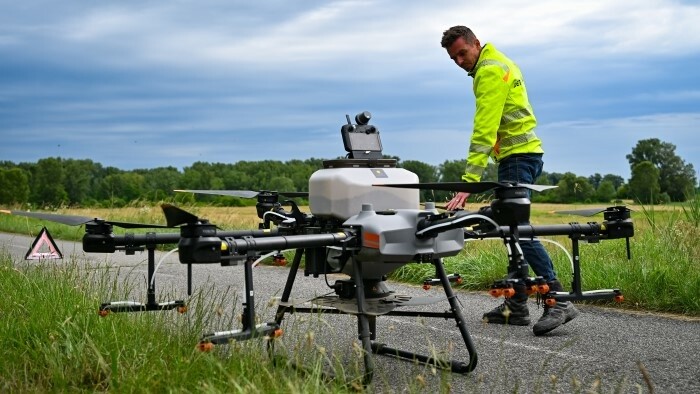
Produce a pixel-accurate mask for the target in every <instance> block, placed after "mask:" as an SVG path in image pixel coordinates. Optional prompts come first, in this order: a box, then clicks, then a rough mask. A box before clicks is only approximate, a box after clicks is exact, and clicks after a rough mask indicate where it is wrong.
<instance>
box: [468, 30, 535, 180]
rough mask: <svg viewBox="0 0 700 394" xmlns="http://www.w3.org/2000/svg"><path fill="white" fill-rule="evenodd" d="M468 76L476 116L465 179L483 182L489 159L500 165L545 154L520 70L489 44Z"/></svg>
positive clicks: (482, 50) (483, 49) (485, 46)
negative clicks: (511, 159) (528, 155)
mask: <svg viewBox="0 0 700 394" xmlns="http://www.w3.org/2000/svg"><path fill="white" fill-rule="evenodd" d="M469 75H470V76H471V77H473V78H474V96H475V98H476V113H475V114H474V131H473V133H472V137H471V141H470V144H469V153H468V154H467V167H466V169H465V174H464V175H462V180H464V181H467V182H478V181H480V180H481V175H482V174H483V173H484V170H485V169H486V165H487V164H488V158H489V156H490V157H492V158H493V159H494V161H495V162H498V161H500V160H502V159H504V158H505V157H507V156H510V155H512V154H515V153H544V151H543V150H542V142H541V141H540V139H539V138H537V136H536V135H535V133H534V129H535V126H536V125H537V120H536V119H535V115H534V113H533V111H532V107H531V106H530V102H529V101H528V99H527V90H526V89H525V81H524V80H523V75H522V73H521V72H520V68H518V66H517V65H516V64H515V63H513V61H512V60H510V59H508V58H507V57H506V56H505V55H504V54H503V53H501V52H499V51H498V50H497V49H496V48H494V47H493V45H491V44H490V43H487V44H486V45H484V47H483V48H482V49H481V54H480V55H479V60H478V61H477V62H476V66H474V69H473V70H472V71H471V72H470V73H469Z"/></svg>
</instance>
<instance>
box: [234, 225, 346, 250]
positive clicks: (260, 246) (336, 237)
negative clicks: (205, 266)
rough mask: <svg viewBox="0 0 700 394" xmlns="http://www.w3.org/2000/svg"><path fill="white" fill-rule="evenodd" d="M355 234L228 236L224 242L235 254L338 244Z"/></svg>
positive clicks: (342, 232) (339, 232)
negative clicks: (263, 236) (238, 237)
mask: <svg viewBox="0 0 700 394" xmlns="http://www.w3.org/2000/svg"><path fill="white" fill-rule="evenodd" d="M354 235H355V232H354V231H352V230H348V229H345V230H340V231H338V232H336V233H328V234H305V235H290V236H282V235H278V236H274V237H266V238H254V237H244V238H242V239H233V238H226V239H225V240H224V242H225V243H226V246H227V248H228V250H230V252H231V253H232V254H233V253H246V252H248V251H253V250H254V251H258V252H264V251H271V250H285V249H297V248H313V247H319V246H332V245H338V244H340V243H341V242H343V241H345V240H347V239H349V238H351V237H353V236H354Z"/></svg>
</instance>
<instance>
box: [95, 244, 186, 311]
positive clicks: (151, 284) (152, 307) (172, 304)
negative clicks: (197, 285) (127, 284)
mask: <svg viewBox="0 0 700 394" xmlns="http://www.w3.org/2000/svg"><path fill="white" fill-rule="evenodd" d="M155 248H156V245H155V243H153V244H149V245H148V246H147V249H148V290H147V292H146V303H145V304H143V303H140V302H136V301H112V302H105V303H103V304H102V305H100V310H99V311H98V314H99V315H100V316H102V317H105V316H107V315H109V314H110V313H111V312H144V311H165V310H171V309H177V311H178V312H180V313H185V312H187V305H186V304H185V301H183V300H176V301H167V302H163V303H158V302H157V301H156V282H155V280H154V276H155ZM136 250H143V247H137V248H127V249H126V251H127V254H128V253H131V254H133V253H134V252H135V251H136ZM191 293H192V265H191V264H188V265H187V294H188V295H190V294H191Z"/></svg>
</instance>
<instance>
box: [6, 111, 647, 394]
mask: <svg viewBox="0 0 700 394" xmlns="http://www.w3.org/2000/svg"><path fill="white" fill-rule="evenodd" d="M370 119H371V114H370V113H369V112H362V113H360V114H358V115H357V116H355V123H353V122H352V121H351V119H350V117H349V116H347V115H346V120H347V123H346V124H344V125H343V126H342V127H341V130H340V131H341V136H342V138H343V143H344V147H345V151H346V152H347V155H346V157H345V158H343V159H335V160H327V161H324V162H323V168H322V169H320V170H318V171H316V172H314V173H313V174H312V175H311V177H310V178H309V191H308V193H306V192H289V193H285V192H274V191H245V190H243V191H241V190H229V191H226V190H178V191H179V192H194V193H204V194H217V195H228V196H237V197H244V198H257V201H258V202H257V205H256V207H257V213H258V216H259V218H260V219H261V222H260V224H259V228H258V229H255V230H238V231H224V230H221V229H219V228H217V226H216V225H214V224H212V223H210V222H209V221H207V220H206V219H202V218H199V217H197V216H195V215H193V214H190V213H188V212H186V211H184V210H182V209H180V208H177V207H175V206H173V205H169V204H164V205H163V206H162V208H163V211H164V214H165V217H166V220H167V226H152V225H146V224H135V223H121V222H109V221H105V220H100V219H89V218H81V217H77V218H76V217H72V219H70V220H69V219H66V217H65V216H60V215H49V214H38V213H31V214H29V213H26V212H18V211H11V213H13V214H20V215H25V216H33V217H37V218H40V219H46V220H55V221H61V222H63V223H66V224H85V226H86V234H85V236H84V237H83V249H84V250H85V251H86V252H101V253H113V252H115V251H116V250H123V251H125V252H126V253H134V252H135V251H137V250H144V249H147V250H148V264H149V270H148V284H149V287H148V292H147V295H148V300H147V302H146V303H135V302H112V303H105V304H103V305H102V306H101V307H100V311H101V313H107V312H109V311H111V312H132V311H150V310H164V309H174V308H178V309H179V310H181V311H184V308H185V303H184V301H181V300H178V301H170V302H166V303H162V304H159V303H157V302H156V300H155V281H154V275H155V270H154V264H155V261H154V250H155V247H156V246H157V245H160V244H177V245H178V253H179V260H180V262H181V263H183V264H186V265H187V266H188V294H190V293H191V267H192V265H196V264H221V265H223V266H228V265H238V264H243V265H244V282H245V300H244V303H243V306H244V308H243V312H242V327H241V328H240V329H235V330H231V331H225V332H214V333H210V334H206V335H204V336H203V337H202V339H201V341H200V343H199V347H200V349H202V350H207V349H211V348H212V347H213V346H214V345H219V344H226V343H229V342H230V341H234V340H235V341H237V340H245V339H249V338H252V337H260V336H269V337H275V336H276V335H278V334H279V333H280V332H281V330H280V327H281V326H282V322H283V321H284V318H285V316H286V315H287V314H292V313H319V312H323V313H332V314H347V315H354V316H356V318H357V321H358V325H357V327H358V338H359V340H360V342H361V345H362V348H363V350H364V355H363V357H364V360H363V361H364V365H365V370H364V375H363V382H364V383H365V384H368V383H369V382H371V380H372V377H373V373H374V364H373V358H372V354H373V353H375V354H383V355H388V356H394V357H397V358H402V359H409V360H417V361H419V362H423V363H426V364H432V365H435V366H439V367H446V368H449V369H450V370H451V371H453V372H456V373H467V372H470V371H472V370H474V368H475V367H476V365H477V352H476V348H475V346H474V343H473V341H472V339H471V336H470V334H469V331H468V329H467V325H466V321H465V318H464V316H463V314H462V309H461V307H460V306H459V302H458V300H457V298H456V296H455V294H454V291H453V289H452V283H454V282H457V283H459V282H460V281H461V277H460V275H459V274H457V273H455V274H450V275H448V274H447V272H446V271H445V268H444V266H443V262H442V259H443V258H445V257H449V256H455V255H457V254H458V253H459V252H460V251H462V249H463V248H464V244H465V240H483V239H501V240H503V242H504V244H505V246H506V248H507V250H508V274H507V276H506V277H505V278H504V279H503V280H500V281H497V282H496V283H494V284H493V286H492V287H491V289H490V291H489V292H490V293H491V294H492V295H494V296H504V297H510V296H512V295H513V294H514V285H518V284H525V285H526V286H527V288H528V292H529V293H534V294H537V295H538V297H540V298H541V299H542V300H543V301H544V302H545V303H547V304H548V305H551V304H553V303H556V302H557V301H568V300H593V299H612V298H614V299H616V300H618V301H619V300H621V299H622V294H621V292H620V291H619V290H618V289H606V290H595V291H582V289H581V270H580V256H579V243H580V242H581V241H585V242H598V241H600V240H608V239H622V238H624V239H627V240H628V241H629V238H630V237H632V236H633V235H634V227H633V224H632V220H631V218H630V211H629V209H627V208H625V207H620V206H616V207H611V208H608V209H606V210H605V211H604V221H603V222H602V223H596V222H588V223H585V224H580V223H569V224H561V225H531V224H527V225H523V224H521V223H525V222H528V220H529V217H530V199H529V194H530V192H531V191H542V190H546V189H548V188H552V187H553V186H541V185H527V184H518V183H515V182H477V183H465V182H453V183H419V182H418V176H417V175H416V174H414V173H412V172H410V171H407V170H406V169H403V168H399V167H397V163H396V160H393V159H385V158H383V155H382V144H381V140H380V136H379V131H378V129H377V128H376V127H375V126H373V125H370V124H369V121H370ZM420 189H429V190H444V191H454V192H458V191H461V192H469V193H483V192H486V191H493V192H494V196H495V197H494V199H493V200H492V202H491V204H490V205H489V206H488V207H484V208H482V209H480V210H479V211H477V212H468V211H456V212H452V211H443V212H440V211H439V210H438V209H437V208H436V207H435V204H434V203H426V205H425V208H424V209H421V208H420V201H419V190H420ZM280 197H289V198H292V197H308V201H309V211H310V212H309V213H305V212H302V211H301V209H300V208H299V206H298V205H297V203H295V202H294V201H293V200H284V201H280V199H279V198H280ZM69 222H70V223H69ZM112 226H121V227H126V228H147V227H179V230H180V232H179V233H178V234H163V233H153V232H150V233H146V234H140V235H137V234H127V235H123V236H122V235H114V234H112ZM554 235H564V236H568V237H569V238H570V239H571V241H572V252H573V253H572V255H573V258H572V264H573V281H572V289H573V290H572V292H570V293H567V292H555V291H550V289H549V288H548V286H547V285H546V282H545V281H544V280H543V278H541V277H531V276H529V269H528V264H527V261H526V260H525V259H524V258H523V254H522V250H521V248H520V244H519V242H520V240H526V239H533V238H535V237H538V236H554ZM291 249H293V250H294V257H293V260H292V263H291V265H290V267H289V273H288V277H287V281H286V284H285V286H284V289H283V291H282V295H281V299H280V302H279V304H278V306H277V310H276V313H275V318H274V321H271V322H267V323H262V324H256V320H255V304H254V291H253V264H254V262H255V261H256V260H258V259H259V258H260V256H261V254H263V253H268V252H272V253H274V252H277V253H280V252H281V251H285V250H291ZM627 249H628V253H629V243H628V244H627ZM278 256H279V254H278ZM302 260H304V267H303V273H304V275H305V276H311V277H314V278H318V277H324V278H325V279H326V280H325V281H324V283H325V285H327V286H328V287H330V289H331V291H332V293H330V294H332V295H324V296H320V297H316V298H314V299H312V300H311V301H310V303H311V306H308V305H307V304H306V303H304V304H296V303H295V302H294V301H293V300H292V298H291V296H292V291H293V287H294V283H295V280H296V278H297V273H298V271H299V268H300V267H301V263H302ZM410 263H416V264H432V265H433V266H434V268H435V278H428V279H426V280H425V282H424V287H426V288H427V287H429V286H433V285H439V286H442V288H443V290H444V293H445V296H444V297H410V296H407V295H401V294H396V293H395V292H394V291H391V290H390V287H389V285H388V284H387V276H388V275H389V274H390V273H392V272H393V271H394V270H396V269H397V268H399V267H402V266H404V265H406V264H410ZM328 274H345V275H344V276H342V278H343V279H338V280H335V282H334V283H329V282H328V276H327V275H328ZM445 300H446V301H447V302H448V303H449V310H448V311H445V312H434V311H418V310H407V309H410V308H411V307H412V306H413V307H415V306H419V305H427V304H432V303H437V302H443V301H445ZM384 315H388V316H390V315H393V316H413V317H415V316H422V317H426V318H442V319H454V321H455V323H456V325H457V328H458V330H459V332H460V334H461V337H462V340H463V341H464V345H465V347H466V349H467V351H468V354H469V359H468V360H467V361H461V360H440V359H436V358H434V357H430V356H427V355H423V354H417V353H413V352H409V351H405V350H401V349H395V348H391V347H389V346H386V345H384V344H382V343H379V342H377V341H376V339H377V334H378V333H377V324H376V321H377V318H378V317H379V316H384ZM269 343H273V342H272V341H270V342H269ZM272 347H273V345H271V346H270V348H272Z"/></svg>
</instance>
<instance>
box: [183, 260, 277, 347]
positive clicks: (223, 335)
mask: <svg viewBox="0 0 700 394" xmlns="http://www.w3.org/2000/svg"><path fill="white" fill-rule="evenodd" d="M253 261H254V258H253V256H252V255H251V256H248V258H247V259H246V261H245V264H244V265H243V269H244V276H245V278H244V279H245V302H244V303H243V314H242V316H241V317H242V318H241V320H242V326H243V327H242V329H240V330H231V331H224V332H214V333H211V334H206V335H204V336H203V337H202V339H201V340H200V341H199V344H198V345H197V347H198V348H199V349H200V350H202V351H209V350H211V349H212V348H213V345H225V344H228V343H229V342H231V341H244V340H246V339H250V338H258V337H264V336H268V337H270V338H276V337H278V336H280V335H281V331H280V330H279V325H278V324H275V323H262V324H258V325H255V295H254V294H255V293H254V291H253Z"/></svg>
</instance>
